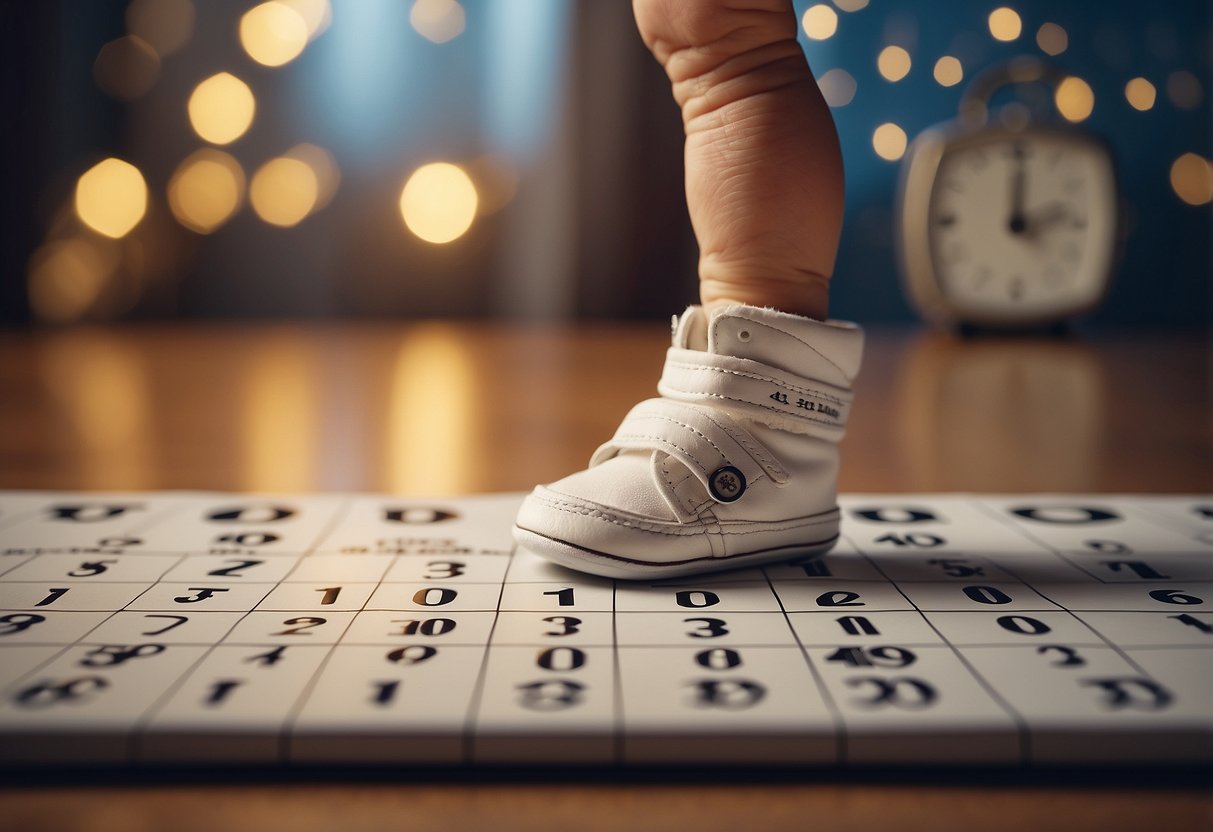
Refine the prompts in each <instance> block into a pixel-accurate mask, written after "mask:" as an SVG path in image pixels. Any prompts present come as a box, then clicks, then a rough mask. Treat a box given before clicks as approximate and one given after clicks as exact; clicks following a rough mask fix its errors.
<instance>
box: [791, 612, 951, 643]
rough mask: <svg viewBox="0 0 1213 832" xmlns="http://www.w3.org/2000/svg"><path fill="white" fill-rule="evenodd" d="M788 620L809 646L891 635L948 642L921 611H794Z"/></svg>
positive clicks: (900, 639) (902, 640) (881, 639)
mask: <svg viewBox="0 0 1213 832" xmlns="http://www.w3.org/2000/svg"><path fill="white" fill-rule="evenodd" d="M788 620H789V621H790V622H791V624H792V629H793V630H795V632H796V635H797V637H798V638H799V639H800V641H801V643H802V644H804V645H805V646H806V647H809V646H828V645H837V644H880V643H885V642H888V641H889V640H890V639H893V640H896V641H897V642H898V643H902V644H919V645H922V644H925V645H935V644H943V643H944V641H943V639H942V638H941V637H940V635H939V633H938V632H936V631H935V630H934V629H933V628H932V627H931V625H930V624H929V623H928V622H927V620H926V619H925V618H924V617H923V615H922V613H920V612H868V611H856V610H836V611H834V612H824V611H822V612H792V613H788Z"/></svg>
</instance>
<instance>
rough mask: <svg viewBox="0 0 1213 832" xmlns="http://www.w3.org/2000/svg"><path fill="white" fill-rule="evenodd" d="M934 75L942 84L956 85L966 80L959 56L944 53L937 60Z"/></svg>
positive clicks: (945, 85)
mask: <svg viewBox="0 0 1213 832" xmlns="http://www.w3.org/2000/svg"><path fill="white" fill-rule="evenodd" d="M934 75H935V80H936V81H937V82H938V83H939V85H940V86H943V87H954V86H956V85H957V84H959V83H960V82H961V81H963V80H964V77H965V72H964V67H962V66H961V65H960V61H959V60H958V59H957V58H955V57H953V56H951V55H944V56H943V57H942V58H940V59H939V60H938V61H936V62H935V72H934Z"/></svg>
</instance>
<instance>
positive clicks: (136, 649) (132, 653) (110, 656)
mask: <svg viewBox="0 0 1213 832" xmlns="http://www.w3.org/2000/svg"><path fill="white" fill-rule="evenodd" d="M164 650H165V647H164V645H163V644H133V645H126V644H103V645H101V646H100V647H97V648H95V649H93V650H89V651H88V652H87V653H85V654H84V658H83V659H81V660H80V662H79V664H80V666H81V667H114V666H116V665H120V664H125V663H126V662H128V661H130V660H131V659H142V658H147V657H149V656H157V655H159V654H161V653H163V652H164Z"/></svg>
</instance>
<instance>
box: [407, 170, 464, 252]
mask: <svg viewBox="0 0 1213 832" xmlns="http://www.w3.org/2000/svg"><path fill="white" fill-rule="evenodd" d="M477 202H478V196H477V194H476V186H475V185H473V184H472V180H471V177H469V176H468V175H467V174H466V173H464V172H463V169H462V168H460V167H458V166H456V165H452V164H448V163H446V162H435V163H433V164H429V165H422V166H421V167H419V168H417V170H416V171H414V172H413V175H412V176H410V177H409V181H408V182H406V183H405V185H404V190H403V191H402V192H401V194H400V214H401V216H403V217H404V224H405V225H406V226H408V229H409V231H412V232H413V233H414V234H416V235H417V236H418V237H420V238H421V239H423V240H425V241H426V242H430V243H449V242H451V240H456V239H458V238H459V237H462V236H463V234H464V232H466V231H467V230H468V229H469V228H470V227H471V226H472V220H473V219H475V217H476V204H477Z"/></svg>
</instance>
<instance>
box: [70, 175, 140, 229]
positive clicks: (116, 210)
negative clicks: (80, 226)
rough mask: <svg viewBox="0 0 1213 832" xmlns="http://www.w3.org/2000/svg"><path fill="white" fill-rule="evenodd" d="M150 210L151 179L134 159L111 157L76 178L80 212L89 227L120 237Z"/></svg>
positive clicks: (77, 204)
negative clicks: (140, 169)
mask: <svg viewBox="0 0 1213 832" xmlns="http://www.w3.org/2000/svg"><path fill="white" fill-rule="evenodd" d="M145 213H147V183H146V182H144V181H143V174H141V173H140V172H139V169H138V168H137V167H135V166H134V165H132V164H131V163H130V162H124V161H122V160H121V159H115V158H113V157H110V158H108V159H103V160H102V161H100V162H98V163H97V164H95V165H93V166H92V167H91V168H89V169H88V170H86V171H85V172H84V173H82V174H81V175H80V179H79V180H77V182H76V214H77V215H78V216H79V217H80V220H81V222H83V223H84V224H85V225H87V226H88V227H89V228H91V229H93V230H94V231H96V232H98V233H99V234H104V235H105V236H106V237H113V238H114V239H117V238H119V237H124V236H126V235H127V234H128V233H130V230H131V229H132V228H134V227H135V226H136V225H138V224H139V220H141V219H143V215H144V214H145Z"/></svg>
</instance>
